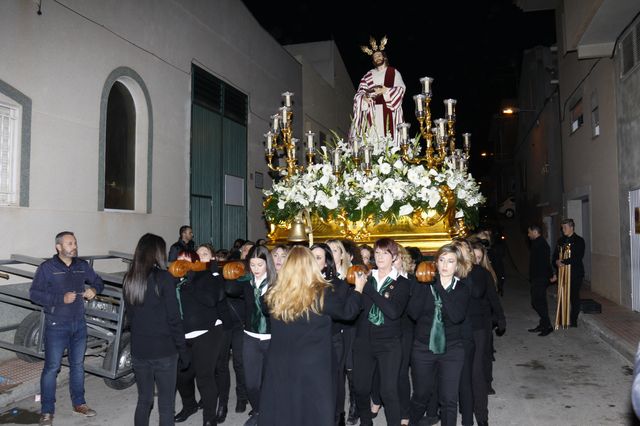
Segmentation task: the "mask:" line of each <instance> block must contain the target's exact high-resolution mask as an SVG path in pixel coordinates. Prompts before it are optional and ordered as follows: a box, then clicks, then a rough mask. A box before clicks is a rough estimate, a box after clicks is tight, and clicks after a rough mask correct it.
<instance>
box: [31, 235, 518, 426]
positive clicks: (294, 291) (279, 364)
mask: <svg viewBox="0 0 640 426" xmlns="http://www.w3.org/2000/svg"><path fill="white" fill-rule="evenodd" d="M69 234H70V235H69ZM69 234H65V235H62V236H59V237H57V239H56V243H57V245H56V248H57V249H59V250H58V253H59V255H60V253H61V252H62V254H63V255H64V254H65V253H66V255H68V257H69V258H70V259H71V261H70V265H71V266H72V267H75V269H78V270H81V271H83V273H82V278H85V280H84V281H83V283H85V282H88V283H90V284H91V286H90V287H89V289H87V290H83V292H80V291H79V290H80V287H81V286H83V283H82V284H81V283H79V282H78V283H75V284H74V283H71V284H69V285H73V286H75V287H78V288H77V289H75V287H74V290H73V291H71V292H69V295H68V296H67V294H64V297H65V298H66V297H69V298H71V297H72V296H71V294H73V296H74V297H75V296H77V295H82V297H83V298H87V299H90V298H92V297H93V296H95V294H96V292H99V291H100V290H101V289H102V282H101V280H100V278H99V277H98V276H95V273H92V270H90V268H88V269H87V268H86V265H85V264H86V262H84V261H81V260H79V259H78V258H77V257H76V256H77V246H76V245H75V244H76V243H75V237H74V236H73V234H71V233H69ZM72 237H73V238H72ZM59 240H60V247H58V241H59ZM67 240H73V244H74V246H73V247H71V246H69V247H68V251H65V250H66V249H67V246H65V245H64V244H65V243H66V242H67ZM491 246H492V244H491V242H490V241H488V240H487V234H485V233H478V234H475V235H473V236H472V237H469V238H467V239H462V238H460V239H458V238H456V239H454V240H453V242H451V243H450V244H446V245H444V246H442V247H441V248H440V249H439V250H438V252H437V253H436V254H435V257H434V256H431V257H425V256H424V255H423V254H422V253H421V252H420V250H418V249H416V248H412V247H403V246H401V245H400V244H398V243H397V242H395V241H394V240H392V239H389V238H382V239H379V240H377V241H375V243H374V244H373V245H372V246H369V245H358V244H356V243H354V242H353V241H349V240H337V239H336V240H328V241H326V242H324V243H318V244H315V245H313V246H311V247H310V248H307V247H304V246H300V245H293V246H288V245H277V246H275V247H271V248H269V247H267V245H266V244H265V243H264V241H256V242H252V241H244V240H240V239H239V240H237V241H236V242H235V243H234V245H233V247H231V248H230V249H229V250H224V251H222V250H218V251H216V250H215V249H214V248H213V247H212V246H211V245H209V244H201V245H199V246H196V245H195V244H194V241H193V232H192V229H191V228H190V227H189V226H183V227H182V228H180V239H179V240H178V241H177V242H176V243H175V244H173V245H172V246H171V247H169V250H167V248H166V244H165V241H164V240H163V239H162V238H161V237H159V236H157V235H153V234H145V235H143V236H142V237H141V238H140V240H139V242H138V244H137V246H136V249H135V252H134V256H133V260H132V262H131V265H130V268H129V271H128V272H127V273H126V275H125V278H124V281H123V295H124V301H125V306H126V313H127V317H128V320H129V327H130V332H131V353H132V365H133V371H134V373H135V377H136V385H137V388H138V401H137V406H136V409H135V414H134V424H135V425H147V424H149V416H150V412H151V410H152V409H153V406H154V389H155V392H156V395H157V398H158V402H157V409H158V412H159V419H160V425H171V424H174V423H180V422H184V421H186V420H187V419H188V418H190V417H191V416H192V415H194V414H196V413H197V412H198V411H199V409H202V421H203V425H205V426H206V425H215V424H221V423H224V422H225V420H226V417H227V413H228V401H229V393H230V391H231V389H230V383H231V380H230V378H231V372H230V364H231V365H233V370H234V373H235V379H236V380H235V383H236V389H235V392H236V397H237V404H236V407H235V411H236V412H238V413H242V412H245V411H246V410H247V409H248V406H250V411H249V413H248V418H247V420H246V423H245V425H247V426H252V425H265V426H266V425H279V426H283V425H285V426H286V425H319V426H320V425H322V426H329V425H345V424H349V425H355V424H360V425H372V424H373V418H375V417H376V416H377V415H378V413H379V411H380V410H381V409H383V410H384V414H385V418H386V422H387V424H388V425H394V426H397V425H418V424H420V425H424V424H435V423H437V422H439V421H441V422H442V424H443V425H455V424H456V422H457V418H458V415H460V416H461V419H462V424H463V425H472V424H474V417H475V422H476V423H477V424H478V425H486V424H488V418H489V415H488V395H489V394H490V393H492V392H493V389H492V360H493V357H494V350H493V335H494V332H495V334H496V335H498V336H501V335H502V334H504V332H505V330H506V321H505V317H504V313H503V310H502V307H501V305H500V300H499V297H498V293H499V291H500V287H499V278H498V277H499V275H497V274H496V272H495V271H494V269H493V267H492V263H491V261H490V252H491V250H490V249H489V250H488V248H490V247H491ZM60 249H61V250H60ZM73 250H76V251H75V252H74V251H73ZM167 252H168V254H167ZM74 253H75V255H76V256H74ZM63 260H64V259H63ZM425 260H430V261H433V262H434V263H435V265H436V269H437V273H436V274H435V278H433V279H429V280H427V281H426V282H424V281H425V280H424V279H418V278H417V277H416V272H415V270H416V266H417V265H418V264H420V263H421V262H423V261H425ZM177 261H182V262H188V263H193V264H194V265H195V264H199V265H201V266H202V267H200V268H195V267H194V268H193V269H192V270H189V271H188V272H186V273H185V274H184V275H183V276H181V277H175V276H174V275H172V274H170V273H169V272H168V271H167V266H168V265H170V264H171V263H172V262H177ZM234 261H236V262H241V263H242V265H243V266H244V268H243V269H244V273H243V274H240V275H239V276H238V277H234V278H229V277H227V279H225V277H224V276H223V273H222V268H221V267H219V265H220V264H222V263H230V262H234ZM83 262H84V263H83ZM354 265H360V266H359V267H357V268H356V267H353V266H354ZM67 266H68V265H67ZM60 268H61V269H64V268H62V266H60ZM78 277H80V274H79V273H78ZM76 284H77V285H76ZM32 294H33V295H36V293H35V292H34V291H32ZM34 300H35V299H34ZM40 302H41V304H43V305H46V304H47V303H52V304H53V303H54V302H53V301H51V300H44V299H43V300H41V301H40ZM64 303H67V300H66V299H65V300H64ZM69 303H73V301H70V302H69ZM73 306H75V305H73ZM81 307H82V304H79V305H78V306H76V309H75V310H74V311H73V312H71V311H69V312H68V314H69V315H72V314H73V315H79V314H80V313H83V312H81V311H82V308H81ZM60 314H63V313H60ZM64 314H65V315H66V313H64ZM47 341H48V342H47V344H54V343H55V342H53V341H51V340H49V338H48V337H47ZM51 350H53V349H51ZM70 353H71V352H70ZM230 360H232V362H230ZM54 367H55V366H54V365H51V366H48V364H47V363H45V370H46V371H51V369H52V368H54ZM45 376H46V377H45ZM50 376H52V374H51V373H47V375H45V374H44V373H43V383H45V382H46V383H49V382H51V377H50ZM52 377H53V383H54V384H55V376H52ZM74 383H75V382H73V383H72V385H73V386H76V387H77V388H78V390H77V391H74V390H73V389H72V396H73V399H74V401H73V402H74V407H75V408H74V409H75V410H76V411H78V412H79V413H81V414H84V415H95V411H93V410H91V409H90V408H89V407H88V406H87V405H86V402H85V401H84V395H83V393H84V391H83V389H80V386H81V383H80V384H77V385H74ZM49 386H50V385H49ZM196 387H197V390H198V392H197V394H196ZM74 392H75V395H74ZM176 392H178V394H179V395H180V401H181V407H180V410H179V411H178V412H177V414H175V411H176V407H175V395H176ZM197 395H199V400H198V397H197ZM53 401H55V389H54V391H53V394H52V396H50V397H48V398H47V399H46V401H45V399H44V398H43V408H42V410H43V411H42V412H43V417H41V424H45V425H50V424H52V422H53V414H54V407H53ZM45 414H46V415H47V416H46V417H45Z"/></svg>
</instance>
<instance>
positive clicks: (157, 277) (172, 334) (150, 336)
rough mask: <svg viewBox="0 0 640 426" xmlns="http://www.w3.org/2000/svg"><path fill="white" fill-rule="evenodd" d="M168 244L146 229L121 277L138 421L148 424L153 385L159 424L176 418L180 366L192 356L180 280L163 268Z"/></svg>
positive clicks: (136, 424) (183, 366) (142, 425)
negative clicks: (178, 285) (178, 292)
mask: <svg viewBox="0 0 640 426" xmlns="http://www.w3.org/2000/svg"><path fill="white" fill-rule="evenodd" d="M166 247H167V246H166V244H165V242H164V240H163V239H162V238H161V237H159V236H157V235H153V234H145V235H143V236H142V237H141V238H140V240H139V241H138V245H137V246H136V249H135V252H134V255H133V261H132V262H131V266H130V267H129V270H128V271H127V273H126V275H125V276H124V280H123V282H122V291H123V295H124V302H125V309H126V313H127V318H128V319H129V324H130V329H131V361H132V365H133V372H134V374H135V377H136V386H137V388H138V403H137V404H136V411H135V415H134V425H135V426H148V425H149V414H150V413H151V410H152V409H153V398H154V396H153V394H154V389H157V393H158V414H159V418H160V419H159V420H160V425H163V426H164V425H172V424H173V422H174V420H173V414H174V410H175V400H176V398H175V392H176V374H177V368H178V365H180V366H181V368H185V367H186V366H188V365H189V364H190V362H191V361H190V359H191V358H190V354H189V352H188V351H187V345H186V343H185V338H184V329H183V327H182V320H181V318H180V308H179V307H178V300H177V298H176V290H175V281H176V280H175V278H173V277H172V276H171V275H170V274H169V273H168V272H167V271H166V270H165V269H164V267H165V266H166V263H167V255H166ZM178 354H180V357H179V358H178Z"/></svg>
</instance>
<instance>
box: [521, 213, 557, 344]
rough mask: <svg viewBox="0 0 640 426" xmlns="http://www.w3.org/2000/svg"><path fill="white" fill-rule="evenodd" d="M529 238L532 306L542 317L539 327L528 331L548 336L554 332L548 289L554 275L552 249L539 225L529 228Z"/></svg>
mask: <svg viewBox="0 0 640 426" xmlns="http://www.w3.org/2000/svg"><path fill="white" fill-rule="evenodd" d="M527 236H528V237H529V239H530V240H531V247H530V252H529V282H530V284H531V306H532V307H533V309H534V310H535V311H536V312H537V313H538V316H539V317H540V321H539V322H538V325H537V326H536V327H535V328H530V329H529V330H528V331H529V332H531V333H536V332H537V333H540V334H538V336H547V335H548V334H549V333H551V332H552V331H553V327H552V326H551V321H549V307H548V306H547V287H548V286H549V280H550V279H551V276H552V275H553V272H552V270H551V262H550V258H551V249H550V248H549V244H547V241H546V240H545V239H544V238H543V237H542V229H541V228H540V227H539V226H538V225H531V226H529V228H528V230H527Z"/></svg>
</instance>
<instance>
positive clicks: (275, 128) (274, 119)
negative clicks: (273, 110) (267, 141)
mask: <svg viewBox="0 0 640 426" xmlns="http://www.w3.org/2000/svg"><path fill="white" fill-rule="evenodd" d="M271 120H272V124H271V131H272V132H273V133H278V127H279V126H278V123H279V121H280V115H278V114H273V115H272V116H271Z"/></svg>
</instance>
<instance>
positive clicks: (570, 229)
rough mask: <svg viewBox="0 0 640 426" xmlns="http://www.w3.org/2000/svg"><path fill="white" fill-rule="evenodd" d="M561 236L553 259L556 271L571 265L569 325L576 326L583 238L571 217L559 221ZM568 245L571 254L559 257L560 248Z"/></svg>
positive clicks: (582, 274) (581, 272) (553, 279)
mask: <svg viewBox="0 0 640 426" xmlns="http://www.w3.org/2000/svg"><path fill="white" fill-rule="evenodd" d="M561 226H562V237H560V238H559V239H558V244H556V248H555V251H554V252H553V259H554V261H555V265H554V266H555V268H556V271H557V269H558V268H559V267H560V265H570V266H571V283H570V286H571V287H570V289H569V291H570V293H569V299H570V300H571V315H570V321H569V326H570V327H577V326H578V314H579V313H580V286H582V280H583V278H584V265H583V264H582V258H583V257H584V239H583V238H582V237H581V236H579V235H578V234H576V233H575V223H574V222H573V219H565V220H563V221H562V222H561ZM567 245H570V248H571V256H570V257H569V258H568V259H560V250H561V249H562V247H566V246H567ZM551 280H552V281H556V280H557V275H554V276H553V278H552V279H551Z"/></svg>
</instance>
